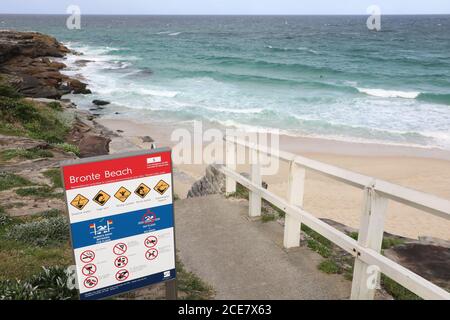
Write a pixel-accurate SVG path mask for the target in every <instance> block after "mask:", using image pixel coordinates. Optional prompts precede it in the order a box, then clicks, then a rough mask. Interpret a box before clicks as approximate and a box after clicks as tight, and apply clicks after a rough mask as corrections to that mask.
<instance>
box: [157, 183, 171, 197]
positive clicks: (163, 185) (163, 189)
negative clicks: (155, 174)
mask: <svg viewBox="0 0 450 320" xmlns="http://www.w3.org/2000/svg"><path fill="white" fill-rule="evenodd" d="M154 189H155V191H157V192H158V193H159V194H161V195H163V194H164V193H165V192H166V191H167V189H169V184H168V183H167V182H165V181H164V180H159V182H158V183H157V184H156V186H155V188H154Z"/></svg>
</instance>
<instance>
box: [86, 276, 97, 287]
mask: <svg viewBox="0 0 450 320" xmlns="http://www.w3.org/2000/svg"><path fill="white" fill-rule="evenodd" d="M83 284H84V286H85V287H86V288H88V289H92V288H93V287H95V286H96V285H97V284H98V279H97V277H88V278H86V279H84V282H83Z"/></svg>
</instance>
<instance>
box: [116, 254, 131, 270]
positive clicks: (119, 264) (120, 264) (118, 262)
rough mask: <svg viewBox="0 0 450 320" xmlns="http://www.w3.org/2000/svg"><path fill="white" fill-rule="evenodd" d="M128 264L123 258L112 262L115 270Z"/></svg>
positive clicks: (125, 258) (126, 259)
mask: <svg viewBox="0 0 450 320" xmlns="http://www.w3.org/2000/svg"><path fill="white" fill-rule="evenodd" d="M127 264H128V258H127V257H125V256H122V257H117V258H116V260H115V261H114V265H115V266H116V267H117V268H123V267H125V266H126V265H127Z"/></svg>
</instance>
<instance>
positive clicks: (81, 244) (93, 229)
mask: <svg viewBox="0 0 450 320" xmlns="http://www.w3.org/2000/svg"><path fill="white" fill-rule="evenodd" d="M61 171H62V176H63V181H64V188H65V195H66V200H67V210H68V214H69V221H70V231H71V241H72V247H73V252H74V259H75V265H76V270H77V280H78V285H79V292H80V299H82V300H93V299H104V298H107V297H111V296H114V295H117V294H120V293H124V292H128V291H132V290H135V289H139V288H143V287H146V286H149V285H153V284H156V283H160V282H166V295H167V298H168V299H176V296H177V293H176V270H175V227H174V213H173V181H172V160H171V152H170V149H166V148H164V149H154V150H151V151H142V152H133V153H126V154H119V155H111V156H102V157H94V158H89V159H81V160H76V161H68V162H64V163H63V164H62V165H61Z"/></svg>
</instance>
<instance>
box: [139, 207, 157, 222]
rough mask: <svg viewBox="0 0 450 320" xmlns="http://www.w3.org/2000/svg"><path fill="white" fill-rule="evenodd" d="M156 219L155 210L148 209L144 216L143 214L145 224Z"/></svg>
mask: <svg viewBox="0 0 450 320" xmlns="http://www.w3.org/2000/svg"><path fill="white" fill-rule="evenodd" d="M155 221H156V214H155V213H154V212H151V211H150V210H148V211H147V212H146V213H145V214H144V215H143V216H142V222H143V223H144V224H151V223H153V222H155Z"/></svg>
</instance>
